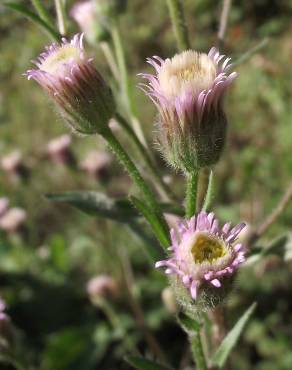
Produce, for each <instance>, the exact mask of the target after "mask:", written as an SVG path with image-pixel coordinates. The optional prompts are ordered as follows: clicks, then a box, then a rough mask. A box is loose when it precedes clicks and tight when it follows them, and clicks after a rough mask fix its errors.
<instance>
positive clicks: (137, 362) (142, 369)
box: [126, 356, 171, 370]
mask: <svg viewBox="0 0 292 370" xmlns="http://www.w3.org/2000/svg"><path fill="white" fill-rule="evenodd" d="M126 361H127V362H128V363H129V364H130V365H132V366H133V367H134V368H135V369H138V370H171V369H170V368H169V367H165V366H162V365H160V364H158V363H156V362H154V361H152V360H148V359H146V358H143V357H135V356H130V357H127V358H126Z"/></svg>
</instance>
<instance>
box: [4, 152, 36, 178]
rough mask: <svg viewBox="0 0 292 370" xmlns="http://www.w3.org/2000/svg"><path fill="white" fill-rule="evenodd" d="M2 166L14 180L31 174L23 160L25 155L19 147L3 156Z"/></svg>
mask: <svg viewBox="0 0 292 370" xmlns="http://www.w3.org/2000/svg"><path fill="white" fill-rule="evenodd" d="M0 166H1V168H2V170H3V171H5V172H6V173H7V174H8V175H9V176H11V177H12V179H14V180H18V179H25V178H27V176H28V175H29V171H28V168H27V167H26V165H25V164H24V161H23V155H22V153H21V151H20V150H18V149H17V150H14V151H12V152H10V153H9V154H7V155H5V156H3V157H2V158H1V161H0Z"/></svg>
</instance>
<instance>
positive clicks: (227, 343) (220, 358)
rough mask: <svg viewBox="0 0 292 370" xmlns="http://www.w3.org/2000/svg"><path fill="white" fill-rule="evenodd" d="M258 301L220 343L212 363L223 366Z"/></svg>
mask: <svg viewBox="0 0 292 370" xmlns="http://www.w3.org/2000/svg"><path fill="white" fill-rule="evenodd" d="M256 305H257V304H256V303H255V302H254V303H253V304H252V305H251V306H250V307H249V308H248V309H247V310H246V311H245V312H244V314H243V315H242V316H241V318H240V319H239V320H238V321H237V323H236V324H235V325H234V327H233V328H232V329H231V330H230V332H229V333H228V334H227V336H226V337H225V338H224V339H223V341H222V343H221V344H220V346H219V348H218V349H217V351H216V352H215V354H214V355H213V357H212V363H213V364H214V365H217V366H218V367H219V368H220V369H221V368H223V366H224V365H225V362H226V360H227V358H228V356H229V355H230V353H231V351H232V349H233V347H234V346H235V344H236V342H237V341H238V339H239V336H240V334H241V333H242V331H243V329H244V327H245V325H246V323H247V322H248V320H249V318H250V317H251V315H252V314H253V312H254V310H255V308H256Z"/></svg>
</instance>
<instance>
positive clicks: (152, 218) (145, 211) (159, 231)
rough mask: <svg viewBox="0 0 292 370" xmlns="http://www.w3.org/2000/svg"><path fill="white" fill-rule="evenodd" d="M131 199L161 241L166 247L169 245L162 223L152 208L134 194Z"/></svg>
mask: <svg viewBox="0 0 292 370" xmlns="http://www.w3.org/2000/svg"><path fill="white" fill-rule="evenodd" d="M130 199H131V202H132V203H133V204H134V206H135V207H136V208H137V209H138V211H139V212H141V214H142V215H143V216H144V217H145V219H146V220H147V221H148V222H149V224H150V225H151V226H152V229H153V231H154V233H155V235H156V237H157V239H158V240H159V241H160V243H161V244H162V245H163V246H164V247H167V246H168V245H169V242H168V239H167V238H166V237H165V232H164V229H163V228H162V226H161V223H160V222H159V220H158V218H157V216H156V215H155V213H153V212H152V211H151V209H150V208H149V207H148V206H147V205H146V204H145V203H144V202H142V201H141V200H140V199H138V198H136V197H133V196H132V197H130Z"/></svg>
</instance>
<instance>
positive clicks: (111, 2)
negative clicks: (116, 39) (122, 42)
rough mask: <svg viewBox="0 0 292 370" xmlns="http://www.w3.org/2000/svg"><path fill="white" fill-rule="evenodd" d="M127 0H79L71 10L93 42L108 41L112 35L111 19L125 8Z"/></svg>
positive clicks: (73, 16) (71, 13)
mask: <svg viewBox="0 0 292 370" xmlns="http://www.w3.org/2000/svg"><path fill="white" fill-rule="evenodd" d="M125 7H126V0H85V1H78V2H77V3H75V4H74V6H73V7H72V9H71V11H70V15H71V17H72V18H73V19H74V20H75V21H76V23H77V24H78V26H79V27H80V29H81V30H82V32H85V36H86V37H87V39H88V41H89V42H91V43H96V42H98V41H99V42H101V41H107V40H108V39H109V37H110V30H111V20H113V19H114V18H116V17H117V16H118V15H119V14H120V13H122V12H123V11H124V10H125Z"/></svg>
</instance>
